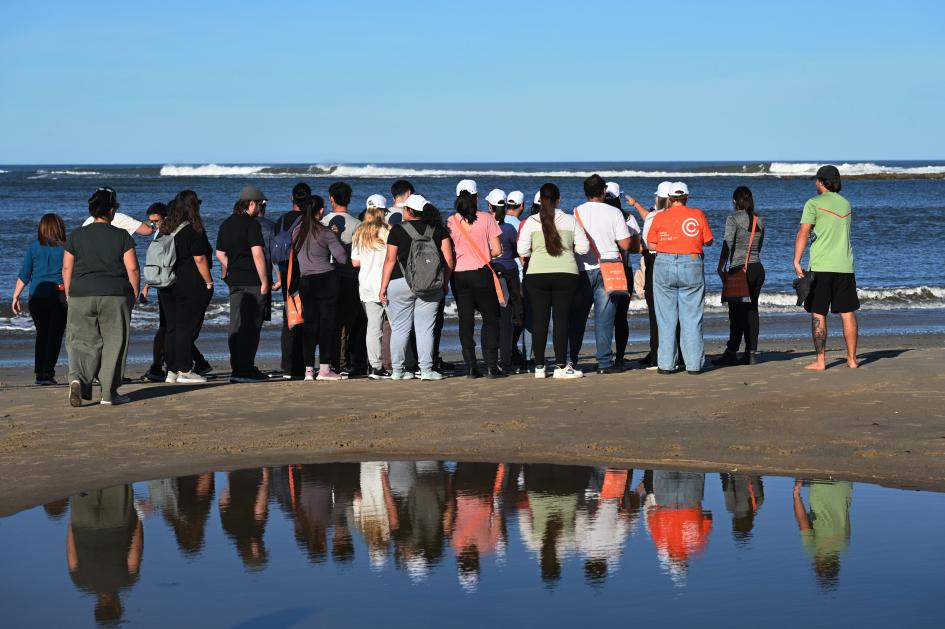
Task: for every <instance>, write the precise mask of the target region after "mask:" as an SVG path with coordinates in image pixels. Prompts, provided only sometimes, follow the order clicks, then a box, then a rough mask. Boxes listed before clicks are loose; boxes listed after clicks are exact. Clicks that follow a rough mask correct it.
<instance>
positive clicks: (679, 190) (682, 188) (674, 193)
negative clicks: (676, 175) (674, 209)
mask: <svg viewBox="0 0 945 629" xmlns="http://www.w3.org/2000/svg"><path fill="white" fill-rule="evenodd" d="M669 196H671V197H688V196H689V186H687V185H686V184H685V183H683V182H681V181H674V182H673V185H672V186H670V188H669Z"/></svg>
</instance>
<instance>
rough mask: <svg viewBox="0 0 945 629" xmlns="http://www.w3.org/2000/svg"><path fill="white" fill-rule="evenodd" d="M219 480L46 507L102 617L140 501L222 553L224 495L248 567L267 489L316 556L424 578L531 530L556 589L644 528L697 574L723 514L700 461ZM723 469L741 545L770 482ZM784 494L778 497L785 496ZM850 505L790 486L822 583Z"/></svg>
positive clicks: (602, 576)
mask: <svg viewBox="0 0 945 629" xmlns="http://www.w3.org/2000/svg"><path fill="white" fill-rule="evenodd" d="M222 478H223V475H221V476H220V477H219V479H220V480H218V481H216V482H217V483H219V486H220V487H222V489H218V488H217V486H216V485H215V480H214V479H215V475H214V474H212V473H207V474H200V475H195V476H184V477H180V478H175V479H167V480H161V481H152V482H150V483H148V484H147V485H146V487H147V494H146V495H147V498H146V499H145V497H144V496H145V494H144V493H143V492H142V491H141V490H139V494H138V496H139V498H138V502H137V504H136V502H135V493H134V491H133V488H132V487H131V486H129V485H121V486H118V487H111V488H108V489H104V490H100V491H94V492H88V493H82V494H79V495H77V496H73V497H72V498H71V499H69V500H68V501H58V502H52V503H47V504H46V505H44V506H43V508H44V510H45V512H46V514H47V516H48V518H49V519H50V520H56V519H60V518H63V517H64V516H65V514H66V513H69V524H68V531H67V558H68V566H69V572H70V575H71V577H72V581H73V583H74V584H75V585H76V587H78V588H79V589H80V590H81V591H84V592H89V593H92V594H94V596H95V599H96V602H95V618H96V619H97V620H98V621H100V622H110V621H117V620H119V619H120V618H121V617H122V614H123V606H122V600H121V599H122V594H123V593H124V592H126V591H127V590H129V589H130V588H131V587H132V586H133V585H134V584H135V583H136V582H137V580H138V575H139V572H140V568H141V562H142V556H143V546H144V543H143V539H144V537H143V529H142V521H141V519H139V513H143V514H145V515H148V514H152V513H153V514H155V515H158V514H159V515H160V517H161V518H162V519H163V521H164V522H166V524H167V526H168V528H169V530H170V531H171V532H172V533H173V540H174V542H176V545H177V547H178V548H179V550H180V552H181V554H182V555H183V556H185V557H190V558H193V557H198V556H200V557H203V556H204V555H208V556H209V557H211V558H212V557H213V556H214V553H210V552H207V551H206V549H205V545H207V544H209V542H208V541H207V539H208V537H210V538H211V539H212V538H213V536H214V535H219V533H211V529H213V530H219V529H214V528H213V527H211V525H212V523H213V522H212V518H211V511H212V509H213V505H214V495H215V493H216V494H217V500H218V512H219V525H220V529H222V533H223V535H224V536H225V538H227V539H228V540H229V542H230V543H232V544H233V545H234V546H235V549H236V552H237V555H238V557H239V559H240V561H241V562H242V564H243V566H244V567H245V569H246V570H247V571H250V572H259V571H263V570H266V569H267V568H268V567H269V566H268V563H269V550H268V548H269V547H270V546H272V545H273V544H274V543H275V542H274V540H273V538H272V537H271V536H272V535H273V533H271V532H267V523H268V522H269V518H270V513H269V503H270V502H272V503H273V504H274V505H277V509H278V510H279V511H280V512H281V514H280V515H277V516H276V517H277V519H278V520H279V526H278V527H277V529H278V530H279V531H282V530H286V529H285V527H284V526H283V524H282V523H283V522H285V523H287V525H288V530H289V531H292V532H294V538H295V542H296V543H297V545H298V549H300V550H301V552H302V554H303V556H304V557H305V558H306V559H307V561H309V562H311V563H314V564H326V563H327V562H329V560H330V561H331V562H332V563H333V564H335V565H346V564H347V565H354V564H355V560H356V559H357V558H358V557H360V558H361V561H362V562H365V564H366V565H367V566H369V567H370V569H371V570H373V571H375V572H380V571H385V570H388V569H395V570H399V571H403V572H404V573H406V574H407V575H408V576H409V578H410V580H411V581H412V582H414V583H418V582H422V581H423V580H424V579H426V578H427V577H428V576H429V575H430V574H431V572H432V571H433V569H434V568H435V567H436V566H438V565H439V564H444V563H445V564H446V565H450V564H449V562H450V561H455V578H457V579H458V582H459V584H460V586H461V588H462V590H463V591H464V592H466V593H470V594H471V593H475V592H477V591H478V590H479V589H481V587H483V584H484V583H487V582H488V581H489V580H492V579H494V578H495V575H494V574H493V573H492V572H491V571H492V570H495V569H498V570H501V569H502V566H504V565H505V562H506V561H507V557H508V556H510V554H511V556H513V557H521V550H519V549H510V543H512V544H515V543H520V548H521V549H524V550H525V552H526V556H527V557H528V558H529V559H528V561H529V565H531V566H532V567H531V569H530V571H531V573H532V574H533V575H535V578H537V582H539V583H543V584H544V586H545V587H549V588H556V587H557V586H558V584H559V583H560V581H561V580H562V578H563V576H564V575H565V574H566V573H569V572H576V573H577V574H581V573H583V579H584V580H585V582H586V583H587V584H589V585H590V586H592V587H593V588H595V589H600V588H603V587H604V586H605V584H606V583H607V581H608V579H610V578H612V577H613V575H614V573H615V572H617V571H618V570H620V569H621V564H622V563H627V562H626V560H625V557H624V555H625V554H626V549H627V546H628V543H629V542H630V540H631V539H632V537H633V536H635V535H636V536H648V537H649V538H650V542H651V543H650V544H636V545H635V546H634V548H635V551H634V553H633V556H634V558H635V561H644V560H645V558H646V557H647V556H652V554H653V549H655V556H656V558H657V560H658V565H659V567H660V569H661V571H662V573H663V574H665V575H666V576H668V577H669V580H668V581H666V580H665V579H660V580H661V581H663V582H664V583H672V584H673V585H675V586H678V587H683V586H688V580H689V579H690V578H691V577H690V572H691V571H692V569H693V566H694V564H695V562H697V560H698V559H699V558H700V557H701V556H702V555H704V554H705V553H706V551H707V548H708V546H709V542H710V539H711V533H712V528H713V515H712V511H711V510H710V509H708V508H705V507H704V506H703V505H704V503H705V499H706V497H705V491H706V485H705V481H706V478H705V474H703V473H693V472H677V471H666V470H652V471H644V472H642V473H640V472H638V473H637V476H636V478H635V477H634V472H633V471H632V470H627V469H616V468H591V467H581V466H561V465H544V464H534V465H529V464H526V465H521V464H496V463H466V462H459V463H451V462H440V461H388V462H384V461H373V462H364V463H333V464H318V465H288V466H282V467H274V468H262V469H247V470H239V471H235V472H229V473H226V474H225V479H226V480H225V483H224V482H223V481H222ZM720 480H721V500H720V501H719V502H716V503H713V504H718V505H721V504H724V506H725V509H726V510H727V511H728V512H729V513H730V514H731V533H732V537H733V540H734V541H735V548H736V549H741V550H742V551H746V552H747V551H749V550H750V549H751V547H752V546H753V545H752V544H751V543H750V542H752V536H753V535H757V534H758V533H757V532H756V527H757V521H758V517H759V513H760V509H761V507H762V505H763V504H764V501H765V486H764V483H763V482H762V479H761V477H758V476H748V475H743V474H730V473H723V474H720ZM805 486H806V487H808V491H807V497H806V505H805V497H804V494H803V488H804V487H805ZM715 487H718V486H717V485H716V486H715ZM789 502H790V501H781V504H782V505H783V507H779V508H778V509H788V508H789V507H788V504H789ZM851 503H852V485H851V484H850V483H848V482H834V481H803V482H802V481H797V482H796V483H795V484H794V491H793V503H792V504H793V512H794V516H795V520H796V522H797V526H798V528H799V530H800V535H801V541H802V546H803V554H804V555H807V556H809V557H810V558H811V560H812V567H813V571H814V575H815V577H816V583H817V584H818V587H819V588H820V589H823V590H830V591H836V590H837V589H838V587H839V583H840V581H839V578H840V558H841V556H842V555H843V554H844V553H845V552H846V551H847V549H848V546H849V544H850V508H851ZM778 509H775V510H776V511H777V510H778ZM782 513H783V510H782ZM769 519H770V518H769ZM778 519H779V520H780V521H782V522H783V521H784V516H783V515H779V516H778ZM792 526H793V525H792ZM280 535H281V534H280ZM510 535H511V540H510ZM512 540H515V541H512ZM519 540H520V542H519ZM280 541H281V540H280ZM280 547H281V548H285V546H284V545H280ZM647 548H649V549H651V550H650V551H649V552H648V551H647ZM359 553H363V554H360V555H359ZM797 556H798V558H800V557H801V556H802V555H801V553H797ZM487 558H489V561H485V560H486V559H487ZM391 559H393V561H391ZM280 561H284V556H283V557H281V558H280ZM516 561H517V562H519V564H520V559H516ZM453 570H454V569H453V568H450V573H451V574H452V573H453ZM484 571H488V572H487V573H486V574H484Z"/></svg>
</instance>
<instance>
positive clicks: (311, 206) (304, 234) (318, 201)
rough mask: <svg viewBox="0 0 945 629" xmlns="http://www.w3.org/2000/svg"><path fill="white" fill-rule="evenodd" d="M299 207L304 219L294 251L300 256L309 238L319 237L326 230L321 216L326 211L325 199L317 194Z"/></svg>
mask: <svg viewBox="0 0 945 629" xmlns="http://www.w3.org/2000/svg"><path fill="white" fill-rule="evenodd" d="M298 206H299V209H300V210H302V219H301V221H300V223H299V234H298V237H296V238H295V240H294V241H293V242H292V249H293V250H294V251H295V255H299V252H300V251H301V250H302V245H304V244H305V241H306V240H308V238H309V236H317V235H318V233H319V232H320V231H321V230H323V229H325V226H324V225H322V222H321V216H320V214H321V213H322V210H324V209H325V199H323V198H321V197H320V196H318V195H317V194H313V195H312V196H310V197H306V198H305V199H302V200H301V201H299V202H298Z"/></svg>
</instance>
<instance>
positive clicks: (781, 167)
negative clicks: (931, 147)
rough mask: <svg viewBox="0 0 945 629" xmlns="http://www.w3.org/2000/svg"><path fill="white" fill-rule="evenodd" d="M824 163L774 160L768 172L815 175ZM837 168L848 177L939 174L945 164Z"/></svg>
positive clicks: (850, 165)
mask: <svg viewBox="0 0 945 629" xmlns="http://www.w3.org/2000/svg"><path fill="white" fill-rule="evenodd" d="M821 166H822V164H815V163H790V162H772V163H771V166H770V168H769V169H768V174H770V175H774V176H779V177H813V176H814V175H815V174H816V173H817V169H818V168H820V167H821ZM836 166H837V170H839V171H840V174H841V175H844V176H847V177H856V176H861V177H862V176H866V175H916V176H922V175H938V174H943V173H945V166H916V167H911V168H905V167H899V166H883V165H880V164H874V163H871V162H863V163H860V162H857V163H853V164H837V165H836Z"/></svg>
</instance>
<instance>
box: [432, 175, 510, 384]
mask: <svg viewBox="0 0 945 629" xmlns="http://www.w3.org/2000/svg"><path fill="white" fill-rule="evenodd" d="M477 200H478V195H476V194H472V193H471V192H469V191H468V190H461V191H460V192H459V194H458V195H457V197H456V206H455V207H456V213H455V214H454V215H453V216H451V217H450V218H449V220H448V221H447V222H446V225H447V227H448V228H449V231H450V238H451V239H452V241H453V247H454V250H455V252H456V266H455V267H454V270H453V277H452V280H451V288H452V289H453V299H455V300H456V309H457V311H458V314H459V340H460V343H461V344H462V346H463V360H465V361H466V377H467V378H479V377H480V376H481V374H480V373H479V369H478V368H477V366H476V339H475V326H476V311H477V310H478V311H479V314H480V315H482V332H481V337H482V357H483V358H484V359H485V362H486V374H487V377H489V378H502V377H504V376H505V374H504V373H503V372H502V371H501V370H500V369H499V364H498V363H499V298H498V296H497V295H496V292H495V284H494V283H493V281H492V270H491V269H490V268H489V266H488V265H489V261H490V260H491V259H492V258H493V257H495V256H497V255H499V254H500V253H502V245H500V244H499V234H500V233H501V231H500V229H499V224H498V223H496V221H495V219H494V218H493V217H492V215H491V214H489V213H488V212H480V211H479V210H478V209H477V208H476V201H477Z"/></svg>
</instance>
